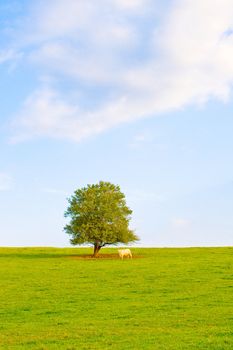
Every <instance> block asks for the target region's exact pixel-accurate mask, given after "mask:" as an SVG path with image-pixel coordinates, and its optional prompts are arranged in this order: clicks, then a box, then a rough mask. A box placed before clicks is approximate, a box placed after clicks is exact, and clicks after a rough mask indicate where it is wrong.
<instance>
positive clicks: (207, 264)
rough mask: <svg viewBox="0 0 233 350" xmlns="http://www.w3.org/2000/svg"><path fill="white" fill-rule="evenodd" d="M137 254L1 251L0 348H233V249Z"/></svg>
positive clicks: (150, 250)
mask: <svg viewBox="0 0 233 350" xmlns="http://www.w3.org/2000/svg"><path fill="white" fill-rule="evenodd" d="M132 252H133V254H134V256H135V258H133V259H132V260H124V261H121V260H120V259H118V258H114V257H113V258H112V259H101V258H100V259H86V258H84V257H82V256H83V255H84V254H90V253H91V250H90V249H85V248H81V249H80V248H74V249H73V248H72V249H69V248H67V249H52V248H25V249H24V248H21V249H20V248H18V249H16V248H9V249H8V248H1V249H0V282H1V289H0V296H1V297H0V317H1V319H0V349H1V350H2V349H14V350H23V349H38V350H42V349H43V350H45V349H61V350H63V349H66V350H68V349H69V350H71V349H73V350H74V349H75V350H76V349H77V350H82V349H83V350H84V349H89V350H94V349H99V350H100V349H101V350H106V349H113V350H116V349H122V350H127V349H131V350H134V349H135V350H137V349H138V350H144V349H166V350H171V349H190V350H191V349H195V350H197V349H202V350H205V349H219V350H223V349H227V350H230V349H233V248H190V249H149V248H148V249H132ZM100 253H104V254H114V253H116V250H115V249H103V250H102V251H101V252H100Z"/></svg>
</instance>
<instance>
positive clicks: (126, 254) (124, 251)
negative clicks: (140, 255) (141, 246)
mask: <svg viewBox="0 0 233 350" xmlns="http://www.w3.org/2000/svg"><path fill="white" fill-rule="evenodd" d="M118 253H119V257H120V258H121V259H123V258H124V257H127V258H131V259H132V253H131V251H130V249H119V250H118Z"/></svg>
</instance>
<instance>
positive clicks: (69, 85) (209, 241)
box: [0, 0, 233, 247]
mask: <svg viewBox="0 0 233 350" xmlns="http://www.w3.org/2000/svg"><path fill="white" fill-rule="evenodd" d="M0 76H1V79H0V149H1V157H0V246H56V247H63V246H64V247H66V246H70V243H69V237H68V236H67V235H66V234H65V232H64V231H63V227H64V225H65V224H66V222H67V219H65V218H64V211H65V210H66V208H67V206H68V202H67V198H69V197H70V196H71V195H72V194H73V192H74V190H75V189H77V188H81V187H84V186H86V185H87V184H92V183H97V182H99V181H100V180H102V181H110V182H112V183H114V184H118V185H119V186H120V188H121V190H122V192H124V194H125V196H126V202H127V204H128V205H129V207H130V208H131V209H132V210H133V215H132V220H131V224H130V225H131V228H132V229H134V230H135V232H136V234H137V235H138V236H139V237H140V239H141V240H140V243H138V245H139V246H155V247H183V246H231V245H233V215H232V212H233V136H232V135H233V118H232V111H233V91H232V86H233V0H216V1H212V0H205V1H203V0H173V1H171V0H170V1H169V0H165V1H164V0H98V2H97V1H95V0H50V1H47V0H34V1H30V0H4V1H0Z"/></svg>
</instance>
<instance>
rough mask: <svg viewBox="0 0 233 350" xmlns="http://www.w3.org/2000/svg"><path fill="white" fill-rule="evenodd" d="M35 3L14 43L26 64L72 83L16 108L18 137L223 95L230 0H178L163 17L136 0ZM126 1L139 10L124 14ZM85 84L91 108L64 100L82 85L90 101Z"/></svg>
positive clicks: (96, 125)
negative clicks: (21, 48)
mask: <svg viewBox="0 0 233 350" xmlns="http://www.w3.org/2000/svg"><path fill="white" fill-rule="evenodd" d="M38 4H39V5H38V6H37V7H36V10H35V11H34V12H33V13H31V16H30V19H29V20H28V23H27V35H21V44H20V45H21V46H23V45H24V46H25V47H26V48H27V52H28V54H27V57H28V60H29V62H30V64H36V65H38V66H39V67H40V69H41V68H42V69H43V70H44V71H45V75H46V74H47V75H50V76H51V75H53V76H55V77H59V79H60V80H61V81H62V80H64V81H66V82H67V81H69V82H72V91H67V92H66V93H64V92H62V91H59V92H58V91H57V90H59V88H58V84H57V87H53V88H51V87H48V88H46V89H44V88H41V87H39V88H38V89H37V91H36V92H33V93H32V94H31V95H30V96H29V97H28V98H27V100H26V102H25V103H24V106H23V107H22V110H21V111H20V112H19V114H18V116H17V125H18V136H17V137H18V138H20V137H21V138H25V137H32V136H49V137H59V138H67V139H72V140H74V141H80V140H82V139H84V138H86V137H90V136H92V135H95V134H98V133H101V132H103V131H105V130H107V129H109V128H112V127H114V126H116V125H118V124H121V123H126V122H131V121H134V120H136V119H139V118H145V117H148V116H155V115H157V114H159V113H164V112H169V111H172V110H174V109H179V108H183V107H185V106H186V105H188V104H203V103H205V102H206V101H208V99H210V98H217V99H219V100H222V101H227V100H228V98H229V95H230V91H231V86H232V83H233V61H232V57H233V35H232V28H233V6H232V0H216V1H214V2H213V1H210V0H205V1H204V2H203V1H202V0H195V1H194V0H189V1H186V0H177V1H175V2H173V5H172V7H170V8H167V12H164V15H163V18H162V20H161V19H160V20H159V19H158V18H157V17H156V15H155V13H156V11H152V12H150V11H146V10H148V9H149V8H150V9H151V6H152V2H150V1H143V0H137V1H136V0H135V1H131V0H124V1H122V0H112V2H109V1H107V0H101V1H100V2H98V3H97V2H96V1H94V0H87V1H85V2H84V1H81V0H79V1H78V0H70V1H68V2H67V1H65V0H51V1H50V2H49V4H48V3H47V2H45V1H42V2H39V3H38ZM41 4H42V6H41ZM153 6H154V8H155V7H156V3H155V4H154V5H153ZM133 8H134V9H140V8H141V10H142V9H144V10H145V11H143V13H144V14H143V16H141V13H140V11H139V12H137V11H136V12H134V16H132V13H131V11H129V9H133ZM141 12H142V11H141ZM135 14H136V15H135ZM135 16H136V17H135ZM137 16H138V17H137ZM139 18H140V20H139ZM148 23H149V24H148ZM144 27H145V28H144ZM28 33H30V34H28ZM23 42H24V44H22V43H23ZM60 86H61V84H60ZM93 89H95V90H96V93H98V104H97V105H96V106H95V107H93V106H92V107H89V106H88V104H87V103H83V101H82V100H81V101H80V100H79V101H78V102H77V100H76V98H72V96H75V97H76V96H77V95H79V94H80V91H81V95H82V96H84V97H83V98H84V100H85V101H87V100H91V99H92V96H93ZM101 89H103V91H102V93H101ZM90 90H91V92H90Z"/></svg>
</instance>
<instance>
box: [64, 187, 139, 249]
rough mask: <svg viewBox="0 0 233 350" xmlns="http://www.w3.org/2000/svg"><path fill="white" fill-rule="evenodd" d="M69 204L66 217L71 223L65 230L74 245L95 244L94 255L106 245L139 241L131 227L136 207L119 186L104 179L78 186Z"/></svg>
mask: <svg viewBox="0 0 233 350" xmlns="http://www.w3.org/2000/svg"><path fill="white" fill-rule="evenodd" d="M68 203H69V206H68V208H67V210H66V212H65V217H70V222H69V223H68V224H67V225H66V226H65V227H64V230H65V232H66V233H67V234H69V235H71V239H70V242H71V243H72V244H73V245H76V244H85V243H91V244H93V246H94V256H97V255H98V252H99V250H100V249H101V248H102V247H104V246H106V245H110V244H113V245H114V244H117V243H129V242H135V241H137V240H139V238H138V237H137V236H136V235H135V233H134V232H133V231H132V230H131V229H130V228H129V221H130V219H131V214H132V210H131V209H130V208H129V207H128V206H127V205H126V201H125V195H124V194H123V193H122V192H121V190H120V187H119V186H117V185H114V184H112V183H110V182H104V181H100V182H99V183H97V184H92V185H87V186H86V187H83V188H80V189H77V190H76V191H75V192H74V194H73V195H72V196H71V197H70V198H68Z"/></svg>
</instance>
